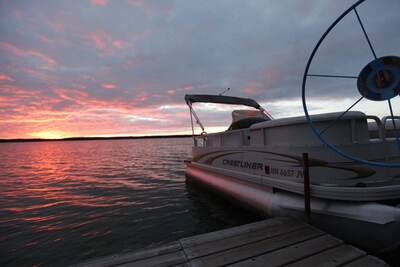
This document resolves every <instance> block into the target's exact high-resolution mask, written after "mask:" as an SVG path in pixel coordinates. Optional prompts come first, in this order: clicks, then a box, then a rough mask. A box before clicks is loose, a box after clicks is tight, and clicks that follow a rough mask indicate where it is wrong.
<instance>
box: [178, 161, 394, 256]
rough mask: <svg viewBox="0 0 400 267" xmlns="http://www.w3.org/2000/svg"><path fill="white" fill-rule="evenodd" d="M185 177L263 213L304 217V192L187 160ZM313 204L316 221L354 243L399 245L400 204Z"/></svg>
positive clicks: (388, 248) (313, 220)
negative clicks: (242, 176)
mask: <svg viewBox="0 0 400 267" xmlns="http://www.w3.org/2000/svg"><path fill="white" fill-rule="evenodd" d="M186 177H187V181H188V182H197V183H200V184H202V185H203V186H206V187H207V188H208V189H209V190H211V191H214V192H216V193H218V194H219V195H221V196H223V197H225V198H228V199H229V200H231V201H233V202H235V203H236V204H239V205H241V206H244V207H245V208H248V209H250V210H253V211H255V212H257V213H259V214H260V215H262V216H272V217H277V216H290V217H295V218H299V219H304V218H305V216H304V197H303V195H301V194H296V193H291V192H288V191H284V190H276V189H274V188H273V187H271V186H269V185H266V184H261V183H258V182H256V181H251V180H249V179H240V178H239V177H234V176H231V175H227V174H226V173H225V174H224V172H223V171H222V172H216V171H215V170H213V171H210V170H207V166H204V165H202V164H198V163H187V168H186ZM310 206H311V223H312V224H313V225H315V226H316V227H318V228H321V229H323V230H325V231H327V232H328V233H331V234H333V235H335V236H337V237H338V238H341V239H343V240H345V241H347V242H349V243H351V244H354V245H356V246H358V247H360V248H363V249H366V250H369V251H379V252H385V251H392V250H395V249H396V248H398V247H400V238H399V237H400V207H394V206H389V205H383V204H379V203H374V202H357V201H340V200H332V199H322V198H315V197H312V198H311V201H310ZM354 229H357V231H354Z"/></svg>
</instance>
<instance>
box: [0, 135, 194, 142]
mask: <svg viewBox="0 0 400 267" xmlns="http://www.w3.org/2000/svg"><path fill="white" fill-rule="evenodd" d="M186 137H192V135H150V136H147V135H144V136H114V137H67V138H60V139H41V138H26V139H25V138H15V139H0V143H22V142H54V141H57V142H62V141H88V140H121V139H160V138H186Z"/></svg>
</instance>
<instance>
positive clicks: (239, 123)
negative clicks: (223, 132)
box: [228, 117, 267, 131]
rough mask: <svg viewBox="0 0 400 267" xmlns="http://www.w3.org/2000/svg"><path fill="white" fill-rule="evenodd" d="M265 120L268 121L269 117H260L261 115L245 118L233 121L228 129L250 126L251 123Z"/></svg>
mask: <svg viewBox="0 0 400 267" xmlns="http://www.w3.org/2000/svg"><path fill="white" fill-rule="evenodd" d="M264 121H267V119H264V118H260V117H250V118H244V119H241V120H237V121H235V122H233V123H232V124H231V125H230V126H229V128H228V131H232V130H239V129H246V128H250V126H251V125H253V124H256V123H260V122H264Z"/></svg>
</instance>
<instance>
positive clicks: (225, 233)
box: [180, 217, 293, 248]
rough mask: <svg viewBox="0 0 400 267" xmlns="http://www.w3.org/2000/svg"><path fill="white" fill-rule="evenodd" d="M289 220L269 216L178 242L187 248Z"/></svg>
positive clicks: (288, 220)
mask: <svg viewBox="0 0 400 267" xmlns="http://www.w3.org/2000/svg"><path fill="white" fill-rule="evenodd" d="M290 221H293V220H292V219H290V218H288V217H278V218H271V219H267V220H262V221H258V222H254V223H250V224H245V225H241V226H236V227H233V228H229V229H223V230H219V231H215V232H211V233H206V234H202V235H197V236H192V237H187V238H182V239H181V240H180V242H181V244H182V246H183V247H185V248H188V247H192V246H196V245H199V244H204V243H208V242H213V241H216V240H220V239H224V238H226V237H231V236H235V235H240V234H244V233H249V232H253V231H257V230H261V229H266V228H270V227H274V226H278V225H280V224H283V223H287V222H290Z"/></svg>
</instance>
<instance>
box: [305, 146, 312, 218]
mask: <svg viewBox="0 0 400 267" xmlns="http://www.w3.org/2000/svg"><path fill="white" fill-rule="evenodd" d="M303 171H304V216H305V219H306V222H307V223H310V221H311V209H310V171H309V163H308V153H303Z"/></svg>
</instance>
